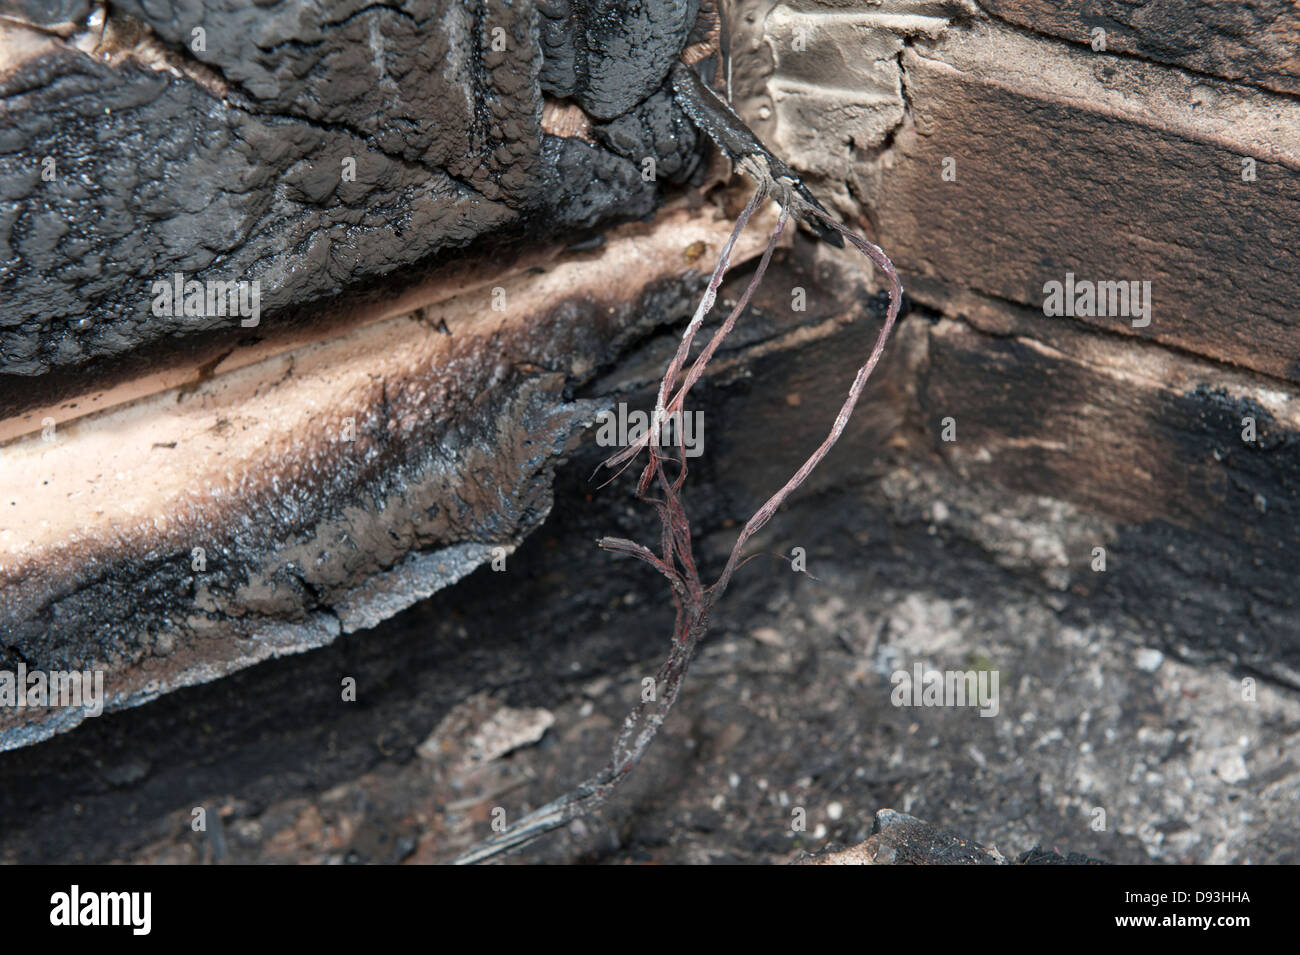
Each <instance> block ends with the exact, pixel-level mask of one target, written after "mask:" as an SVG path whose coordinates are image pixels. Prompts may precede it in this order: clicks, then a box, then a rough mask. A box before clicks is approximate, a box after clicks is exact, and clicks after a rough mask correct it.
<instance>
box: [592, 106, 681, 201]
mask: <svg viewBox="0 0 1300 955" xmlns="http://www.w3.org/2000/svg"><path fill="white" fill-rule="evenodd" d="M594 132H595V134H596V138H597V139H598V140H599V141H600V142H601V143H602V144H603V145H604V146H606V147H607V148H608V149H610V150H612V151H613V152H615V153H617V154H618V155H620V156H622V157H623V158H625V159H630V160H632V161H633V162H634V163H637V164H638V167H639V166H640V164H641V163H643V162H644V161H645V160H646V159H647V158H655V174H656V176H663V178H665V179H666V180H668V181H669V182H685V181H686V180H687V179H688V178H689V177H690V175H691V173H692V172H694V171H695V168H696V166H697V165H698V163H699V152H698V151H697V149H696V142H697V139H698V136H697V134H696V130H695V126H694V124H692V123H691V122H690V120H688V119H687V118H686V114H685V113H683V112H682V110H681V108H680V107H679V106H678V105H677V103H676V101H675V100H674V98H673V95H672V90H671V89H670V88H669V87H667V86H665V87H663V88H661V89H659V90H658V91H656V92H655V93H654V94H652V95H651V96H649V97H648V98H647V99H646V100H645V101H644V102H643V103H641V104H639V105H638V106H636V107H635V108H634V109H632V110H630V111H628V112H627V113H625V114H624V115H622V116H620V117H618V119H615V120H612V121H611V122H608V123H604V124H601V125H599V126H597V127H596V128H595V130H594ZM656 157H657V158H656Z"/></svg>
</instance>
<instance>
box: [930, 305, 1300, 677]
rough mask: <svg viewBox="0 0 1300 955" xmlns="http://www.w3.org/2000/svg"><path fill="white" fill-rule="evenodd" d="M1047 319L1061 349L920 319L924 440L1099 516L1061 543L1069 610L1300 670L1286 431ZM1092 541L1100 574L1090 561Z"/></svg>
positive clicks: (981, 470) (979, 474)
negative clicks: (1067, 551)
mask: <svg viewBox="0 0 1300 955" xmlns="http://www.w3.org/2000/svg"><path fill="white" fill-rule="evenodd" d="M1051 334H1053V335H1056V336H1058V337H1057V339H1056V341H1055V342H1054V344H1056V345H1058V346H1060V347H1061V348H1062V353H1053V352H1051V351H1047V352H1045V351H1044V349H1043V348H1042V347H1041V346H1036V345H1035V344H1034V343H1033V342H1032V341H1030V340H1028V339H1025V338H1020V337H1007V338H998V337H991V336H987V335H983V334H980V333H977V332H974V331H972V330H971V329H969V328H968V327H965V326H960V325H957V324H955V323H951V322H941V323H939V324H938V325H937V326H935V328H934V330H933V332H932V334H931V336H930V340H929V344H928V349H927V353H926V359H925V362H924V364H923V366H922V367H921V369H920V370H919V371H920V375H921V379H920V384H919V395H920V408H919V410H920V414H921V418H920V420H921V424H922V427H923V429H924V441H925V442H926V443H927V444H928V445H929V446H930V448H931V449H932V451H933V452H935V453H936V454H937V455H938V456H939V457H941V458H942V459H943V460H944V461H945V463H946V466H947V467H949V468H950V469H951V470H952V472H953V473H954V474H955V475H957V476H959V478H960V479H961V480H962V481H963V482H966V483H969V484H972V485H978V486H985V485H991V486H996V487H1000V488H1004V489H1007V490H1010V491H1012V492H1015V493H1018V494H1026V495H1047V496H1049V497H1050V498H1053V499H1055V500H1059V501H1068V502H1070V503H1071V504H1072V505H1073V506H1076V507H1079V508H1082V509H1083V510H1085V511H1087V512H1089V513H1092V514H1096V515H1099V516H1101V517H1103V518H1104V519H1106V520H1109V521H1113V522H1114V526H1115V528H1116V536H1115V538H1114V539H1113V540H1107V539H1106V538H1105V537H1104V536H1102V535H1100V534H1098V535H1096V538H1097V539H1096V540H1095V541H1094V542H1093V543H1092V544H1089V545H1088V546H1086V547H1081V549H1080V550H1079V552H1078V553H1074V554H1071V555H1069V557H1070V560H1071V564H1070V567H1069V585H1068V586H1069V589H1070V591H1071V592H1074V593H1078V594H1081V595H1083V596H1085V597H1086V598H1087V599H1086V600H1085V601H1083V602H1080V603H1077V604H1074V605H1072V610H1071V612H1072V613H1076V614H1078V615H1079V616H1078V618H1077V619H1083V620H1087V619H1093V617H1092V615H1098V616H1100V617H1106V616H1108V615H1116V614H1118V615H1124V616H1125V617H1126V618H1127V619H1129V620H1132V621H1134V622H1135V623H1136V625H1137V626H1139V627H1140V628H1141V629H1142V630H1143V631H1144V632H1146V633H1149V634H1150V635H1151V637H1152V638H1153V639H1155V640H1159V641H1160V642H1161V643H1162V645H1164V646H1165V647H1166V648H1167V649H1168V650H1169V651H1171V652H1173V653H1175V654H1177V655H1178V656H1179V657H1181V658H1184V659H1188V660H1193V661H1197V662H1201V663H1205V662H1210V661H1219V662H1226V663H1229V664H1231V665H1234V666H1238V667H1242V668H1245V669H1248V670H1250V671H1252V672H1257V673H1260V674H1263V675H1265V676H1267V677H1268V678H1270V679H1272V680H1275V681H1278V682H1280V683H1285V684H1289V685H1293V686H1294V685H1300V642H1297V640H1296V639H1295V633H1296V624H1297V620H1298V619H1300V597H1298V595H1297V593H1296V590H1295V568H1296V567H1297V566H1300V481H1297V477H1296V475H1297V474H1300V435H1297V433H1296V432H1295V431H1293V430H1290V427H1289V426H1288V425H1286V424H1284V423H1282V422H1278V421H1276V420H1275V419H1274V417H1273V416H1272V415H1271V414H1270V413H1269V412H1268V411H1267V410H1266V409H1265V408H1264V407H1262V406H1261V405H1260V404H1259V403H1258V402H1256V401H1254V400H1251V399H1249V398H1239V397H1232V396H1230V395H1229V394H1228V393H1227V392H1225V391H1224V390H1223V389H1221V388H1219V387H1216V386H1214V385H1211V384H1208V383H1207V384H1205V385H1203V386H1193V387H1190V388H1188V389H1187V390H1186V391H1185V392H1179V391H1174V390H1170V389H1169V388H1168V387H1165V386H1163V385H1162V383H1160V382H1159V381H1158V379H1155V378H1148V379H1145V380H1144V378H1143V376H1140V375H1111V374H1109V373H1108V372H1107V371H1105V366H1104V363H1102V364H1100V365H1099V364H1096V363H1095V362H1094V361H1093V360H1090V359H1089V358H1088V357H1087V355H1088V348H1089V346H1088V344H1087V343H1088V342H1089V341H1090V340H1093V339H1091V336H1087V335H1083V336H1080V335H1079V333H1077V332H1068V333H1067V332H1063V331H1062V330H1060V329H1059V328H1058V329H1056V330H1054V331H1053V332H1052V333H1051ZM1072 340H1073V343H1071V342H1072ZM1077 356H1084V357H1077ZM1157 367H1158V366H1157ZM1201 372H1202V374H1204V376H1205V377H1204V378H1203V380H1204V381H1206V382H1213V381H1214V380H1215V375H1214V374H1213V373H1211V372H1208V371H1207V370H1206V369H1201ZM1248 415H1250V416H1253V417H1254V418H1255V421H1256V427H1257V432H1258V441H1257V442H1256V443H1253V444H1250V443H1246V442H1244V441H1243V440H1242V432H1243V427H1244V424H1243V418H1245V417H1246V416H1248ZM948 418H951V419H952V422H953V425H954V427H955V440H953V441H945V440H943V438H942V434H943V431H944V425H945V419H948ZM991 506H993V507H995V508H996V505H994V504H992V503H991ZM1093 546H1103V547H1104V548H1105V550H1106V568H1107V569H1106V572H1104V573H1096V572H1093V571H1092V570H1091V569H1090V565H1091V562H1092V560H1093V556H1092V555H1091V554H1090V553H1089V551H1090V550H1091V548H1092V547H1093ZM1063 569H1064V568H1063Z"/></svg>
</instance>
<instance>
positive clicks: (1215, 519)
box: [1083, 386, 1300, 689]
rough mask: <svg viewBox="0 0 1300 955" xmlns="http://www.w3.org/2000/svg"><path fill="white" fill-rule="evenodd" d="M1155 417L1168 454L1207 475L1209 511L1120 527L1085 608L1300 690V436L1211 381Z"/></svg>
mask: <svg viewBox="0 0 1300 955" xmlns="http://www.w3.org/2000/svg"><path fill="white" fill-rule="evenodd" d="M1156 410H1157V417H1156V420H1157V421H1159V423H1160V426H1161V430H1162V431H1163V432H1164V433H1165V434H1166V435H1168V437H1169V440H1170V445H1171V447H1168V448H1167V449H1166V450H1167V451H1168V452H1171V453H1172V454H1173V456H1174V460H1175V461H1176V462H1177V464H1178V466H1179V467H1180V468H1181V469H1183V470H1185V471H1186V473H1188V474H1193V475H1201V476H1202V478H1201V480H1200V482H1199V483H1200V485H1201V487H1202V488H1204V492H1205V495H1206V497H1205V500H1204V508H1203V509H1199V510H1198V512H1197V513H1196V514H1195V515H1192V517H1193V519H1194V524H1192V526H1191V527H1190V528H1189V527H1188V526H1186V525H1184V526H1179V525H1178V524H1177V523H1175V522H1174V521H1171V520H1170V521H1166V520H1161V521H1151V522H1148V523H1143V524H1138V525H1135V526H1129V527H1123V528H1121V531H1120V535H1119V537H1118V539H1117V540H1116V541H1115V543H1114V544H1113V546H1111V547H1110V548H1109V553H1108V571H1109V570H1110V569H1111V568H1113V570H1114V572H1113V573H1110V572H1108V573H1106V574H1098V575H1095V576H1091V577H1085V578H1084V582H1083V586H1084V590H1085V592H1087V593H1089V596H1090V597H1091V601H1090V606H1091V609H1090V611H1089V612H1090V613H1102V614H1104V613H1112V612H1122V613H1125V614H1128V615H1130V616H1131V617H1132V618H1133V619H1135V620H1139V621H1141V623H1142V625H1143V626H1144V628H1145V629H1146V630H1147V631H1148V632H1150V633H1151V634H1152V635H1158V637H1159V638H1160V640H1161V642H1162V643H1163V644H1164V645H1165V646H1166V647H1167V648H1168V650H1169V651H1170V652H1172V653H1174V654H1175V655H1177V656H1178V657H1179V658H1180V659H1185V660H1189V661H1193V662H1196V663H1202V664H1203V663H1207V662H1211V661H1216V660H1228V661H1231V662H1233V663H1234V664H1236V665H1238V666H1240V667H1241V668H1242V669H1243V670H1244V671H1246V672H1251V673H1257V674H1260V675H1263V676H1265V677H1267V678H1269V679H1273V680H1277V681H1279V682H1282V683H1285V684H1288V685H1290V686H1292V687H1294V688H1298V689H1300V641H1298V640H1297V639H1296V633H1297V620H1300V592H1297V588H1296V568H1297V567H1300V434H1298V433H1296V432H1294V431H1291V430H1288V429H1287V428H1286V427H1285V426H1283V425H1282V424H1280V423H1279V422H1276V421H1275V420H1274V419H1273V416H1272V415H1271V414H1270V413H1269V412H1268V411H1267V409H1265V408H1263V407H1262V406H1261V405H1259V404H1258V403H1257V402H1255V401H1252V400H1250V399H1248V398H1246V399H1243V398H1237V397H1232V396H1230V395H1228V394H1227V393H1226V392H1224V391H1223V390H1222V389H1219V388H1211V387H1209V386H1202V387H1198V388H1196V389H1193V390H1192V391H1190V392H1188V393H1187V394H1184V395H1181V396H1177V397H1174V398H1172V399H1171V400H1170V401H1169V403H1168V404H1167V405H1166V406H1165V407H1162V408H1159V409H1156ZM1247 417H1250V418H1252V419H1253V420H1254V422H1255V427H1256V433H1257V438H1256V441H1254V442H1249V443H1248V442H1246V441H1243V440H1242V432H1243V428H1244V427H1245V425H1244V423H1243V420H1244V419H1245V418H1247Z"/></svg>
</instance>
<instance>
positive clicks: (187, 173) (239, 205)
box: [0, 50, 516, 376]
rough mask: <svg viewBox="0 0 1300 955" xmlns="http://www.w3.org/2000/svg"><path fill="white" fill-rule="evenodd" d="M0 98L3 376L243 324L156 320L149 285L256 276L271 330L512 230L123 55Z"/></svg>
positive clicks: (498, 212)
mask: <svg viewBox="0 0 1300 955" xmlns="http://www.w3.org/2000/svg"><path fill="white" fill-rule="evenodd" d="M0 97H3V99H4V100H5V103H6V108H7V110H8V111H9V112H10V115H12V116H13V118H14V125H13V126H12V127H11V128H10V129H8V130H7V131H6V133H7V134H6V137H5V140H6V144H7V146H8V148H7V149H6V150H5V153H4V155H3V156H0V175H2V176H3V178H2V179H0V188H2V189H3V190H4V194H3V197H2V198H3V202H4V208H5V210H6V211H7V212H8V215H7V216H6V217H5V222H4V225H5V227H6V232H5V239H6V244H7V246H8V253H9V254H8V256H7V258H8V265H9V268H8V269H7V270H6V273H7V274H6V275H5V277H4V288H5V297H6V300H7V302H8V303H9V307H8V308H7V309H6V312H5V315H4V316H3V318H0V323H3V328H0V355H2V356H3V365H2V366H0V367H3V370H4V372H6V373H7V375H9V376H16V375H38V374H42V373H43V372H45V371H47V370H49V369H51V368H57V367H66V366H76V365H80V364H83V363H85V362H86V361H87V360H89V359H92V358H96V357H101V356H102V357H113V356H116V355H120V354H122V353H124V352H129V351H131V350H133V349H135V348H138V347H140V346H142V345H144V344H147V343H150V342H154V341H158V340H165V339H175V338H185V337H189V336H192V335H195V334H201V333H203V332H205V331H209V330H213V329H229V328H231V327H237V326H238V325H239V319H238V318H234V319H232V318H229V317H218V316H212V317H201V316H193V315H191V316H186V315H180V316H166V315H156V314H153V312H152V310H151V305H152V304H153V301H154V295H153V293H152V285H153V282H155V281H170V279H171V276H172V275H173V273H177V272H179V273H183V274H184V275H185V278H186V279H192V278H198V279H209V278H210V279H215V280H218V281H233V280H236V279H238V280H243V281H258V282H259V283H260V289H261V294H260V309H261V310H262V312H263V314H262V316H261V319H262V320H263V321H266V320H268V315H269V314H274V312H276V311H278V310H281V309H284V308H286V307H288V306H290V305H293V304H295V303H302V302H305V301H309V300H311V299H314V298H319V297H321V296H325V295H333V294H335V293H337V292H339V291H340V290H341V289H343V288H344V287H346V286H349V285H352V284H355V283H360V282H364V281H366V280H367V279H372V280H373V279H374V278H375V277H377V276H379V275H382V274H384V273H386V272H388V271H391V270H392V269H394V268H396V267H399V266H402V265H410V264H412V263H415V262H417V261H419V260H420V259H422V258H425V257H427V256H429V255H431V254H433V253H435V252H437V251H439V250H442V249H451V248H457V247H461V246H464V245H466V244H468V243H469V242H470V241H471V240H473V239H474V238H475V237H476V236H479V235H481V234H483V233H485V232H489V231H492V230H496V229H501V228H503V227H506V226H508V225H509V224H510V223H511V222H512V221H515V219H516V215H515V213H513V212H512V210H511V209H509V208H508V207H507V206H505V205H504V204H502V203H499V202H494V201H491V200H488V199H486V198H484V197H483V196H481V195H479V194H477V193H475V192H473V191H472V190H471V189H469V188H467V187H466V186H465V185H463V184H462V183H460V182H458V181H457V180H456V179H454V178H453V177H452V176H450V175H448V174H447V173H446V172H438V171H436V170H431V169H427V168H424V167H420V166H417V165H414V164H410V163H405V162H403V161H401V160H399V159H395V158H393V157H390V156H388V155H385V154H383V153H381V152H378V151H376V150H375V149H372V148H370V147H368V146H366V145H365V143H364V142H363V141H362V140H361V139H360V137H358V136H356V135H353V134H351V133H349V132H345V131H340V130H337V129H330V128H322V127H317V126H312V125H310V124H307V123H302V122H295V121H292V120H285V119H281V118H276V117H261V116H255V115H251V114H249V113H246V112H244V111H242V110H239V109H236V108H233V107H231V106H229V105H228V104H226V103H223V102H220V101H214V100H213V99H212V98H211V97H210V96H209V94H208V93H207V92H206V91H204V90H203V89H201V88H200V87H198V86H197V85H195V84H194V83H192V82H190V81H189V80H187V79H184V78H177V77H173V76H171V75H169V74H167V73H163V72H155V71H153V70H149V69H146V68H143V67H140V66H138V65H135V64H133V63H129V62H128V63H123V64H122V65H120V66H108V65H105V64H102V63H98V62H96V61H94V60H92V59H91V58H89V57H86V56H84V55H82V54H81V53H77V52H73V51H68V50H57V51H55V52H53V53H52V54H50V55H48V56H46V57H43V58H41V59H40V60H39V61H36V62H29V63H28V64H27V66H26V68H25V69H24V70H23V71H22V72H21V73H20V74H18V75H11V76H9V77H8V78H6V80H5V82H4V86H3V87H0ZM45 156H51V157H52V158H53V159H54V162H55V168H56V170H57V175H56V178H55V179H54V180H53V181H51V182H44V181H42V180H41V175H40V174H41V168H42V167H41V162H40V160H41V159H42V157H45ZM345 159H351V160H354V161H355V163H356V180H355V181H344V180H343V179H342V178H341V172H342V168H343V167H342V163H343V162H344V160H345Z"/></svg>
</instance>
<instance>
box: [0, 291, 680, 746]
mask: <svg viewBox="0 0 1300 955" xmlns="http://www.w3.org/2000/svg"><path fill="white" fill-rule="evenodd" d="M702 281H703V279H702V278H701V277H700V276H698V275H691V276H687V277H684V278H674V279H671V280H656V281H653V282H651V283H649V284H648V285H647V286H646V287H645V288H643V289H641V290H640V291H639V292H638V293H637V294H635V295H633V296H631V297H629V298H627V299H619V300H617V301H614V302H610V301H606V300H605V299H603V298H601V297H595V296H592V295H589V294H586V293H585V292H575V294H574V295H572V296H570V297H569V298H566V299H562V300H560V301H558V302H554V303H551V304H549V306H548V309H549V310H548V311H545V312H542V313H540V314H538V315H536V316H534V318H535V320H534V321H529V322H527V323H524V325H523V326H521V327H518V328H516V329H514V330H513V331H505V332H500V331H499V332H497V333H494V334H491V335H488V336H481V335H470V334H464V335H459V336H457V335H452V336H450V337H449V338H447V339H444V340H441V342H440V345H441V347H440V348H439V349H438V350H436V351H435V352H434V355H435V356H436V357H430V358H426V359H424V360H423V363H419V364H415V365H412V366H409V367H403V368H402V370H401V372H400V374H396V375H389V376H388V377H385V376H384V374H383V373H382V372H381V373H380V374H377V375H376V376H375V380H374V382H373V384H372V386H371V390H370V392H368V393H366V394H358V395H354V396H352V400H355V402H356V407H357V416H356V420H355V429H356V439H355V441H352V442H350V443H346V444H344V443H341V442H340V441H339V440H338V427H337V422H332V421H322V422H321V423H320V426H319V428H316V429H313V431H312V432H311V433H309V434H304V435H301V436H300V437H299V439H297V440H295V441H293V442H292V443H291V444H289V445H287V446H286V447H285V448H282V449H274V450H273V451H271V452H270V458H269V460H268V461H267V462H266V463H265V465H264V466H263V467H261V468H260V469H257V470H256V471H255V475H254V477H253V478H251V479H246V480H243V481H241V482H240V483H239V485H238V490H236V491H235V492H234V493H215V494H209V495H207V496H205V497H204V498H203V500H201V501H198V502H196V503H193V504H191V505H186V506H183V507H180V509H179V510H178V511H177V512H176V513H171V514H169V516H168V520H167V522H166V527H167V530H166V531H165V532H159V533H152V532H151V533H147V534H144V535H143V536H135V537H132V538H130V540H129V542H127V540H126V539H125V538H124V539H123V540H117V539H114V540H109V541H98V542H95V543H93V544H88V545H86V546H83V547H79V548H77V549H76V553H65V554H62V555H61V556H60V557H59V558H58V559H57V560H56V561H52V562H46V564H44V565H42V567H41V568H35V567H31V566H29V567H27V568H26V569H25V570H24V571H17V572H14V571H11V572H10V573H8V574H7V575H6V576H5V578H4V579H3V580H2V581H0V594H2V595H3V597H4V600H3V607H4V610H3V616H2V617H0V624H3V628H4V629H3V633H4V637H3V640H0V668H2V667H3V666H5V665H10V666H12V665H13V664H16V663H17V662H18V661H20V660H22V661H25V662H27V663H29V664H30V665H32V666H41V667H43V668H47V669H79V668H85V667H97V666H98V667H104V668H107V670H108V677H107V680H108V683H109V690H110V693H112V694H114V695H115V699H113V700H112V701H111V705H112V706H113V707H115V708H116V707H120V706H129V705H135V704H136V703H138V702H140V701H141V700H142V699H145V698H148V697H149V696H151V695H153V694H154V693H156V692H158V691H162V692H166V691H169V690H171V689H174V688H176V687H178V686H183V685H187V684H189V683H192V682H195V681H196V680H204V679H213V678H215V677H216V676H219V675H221V673H222V672H228V671H230V670H234V669H237V668H239V667H242V666H247V665H248V664H250V663H252V662H255V661H257V660H260V659H265V658H267V657H269V656H271V655H279V654H281V653H287V652H296V651H300V650H303V649H306V648H308V647H313V646H319V645H321V644H324V643H327V642H329V641H330V640H332V639H334V638H335V637H337V636H338V635H339V633H340V632H343V633H347V632H351V631H353V630H356V629H359V628H362V627H366V626H372V625H373V624H374V623H376V622H377V621H379V620H382V619H383V618H384V617H386V616H389V615H391V614H392V613H395V612H397V611H399V610H401V609H403V608H404V607H406V606H409V605H410V603H412V602H413V601H415V600H417V599H421V598H423V597H425V596H427V595H428V594H429V593H431V592H433V591H434V590H437V589H439V588H440V587H443V586H446V585H448V584H450V583H452V582H454V581H456V580H458V579H460V578H461V577H462V576H464V575H465V574H466V573H468V572H469V571H471V570H473V568H474V567H476V566H477V565H478V564H479V563H482V562H483V561H484V560H487V559H489V557H490V555H491V554H492V553H493V551H492V549H493V548H495V547H505V548H506V549H512V548H513V547H514V546H515V545H516V544H517V543H518V542H519V541H520V540H521V539H522V538H523V537H524V536H526V535H527V534H528V533H530V532H531V531H532V530H533V529H534V528H535V527H536V526H537V525H538V524H539V523H540V522H541V520H542V519H543V518H544V517H545V515H546V514H547V513H548V511H549V509H550V505H551V491H550V486H551V480H552V473H553V467H554V463H555V460H556V458H557V456H559V455H561V454H562V453H563V451H564V449H565V447H566V445H567V444H568V442H569V441H570V440H571V438H572V437H573V435H574V434H575V432H576V430H577V429H579V428H580V427H582V426H583V424H584V423H585V422H587V421H589V420H590V419H591V417H592V415H593V414H594V413H595V409H596V407H597V406H598V405H597V403H595V402H592V401H588V400H583V399H578V400H575V401H569V400H566V396H565V392H566V390H569V389H571V388H572V387H573V386H574V385H576V384H577V383H579V382H581V380H583V377H584V376H585V375H586V374H589V373H590V369H592V368H594V367H595V366H596V364H597V363H598V362H599V361H601V356H603V355H605V354H607V353H608V351H609V349H611V348H612V347H617V346H618V343H619V342H620V341H622V340H624V339H625V338H626V336H628V335H631V334H635V330H636V329H637V328H638V327H642V326H643V325H644V324H645V323H651V324H653V323H654V322H658V321H663V320H666V319H667V318H668V317H671V316H678V315H683V314H685V313H686V312H687V311H688V310H689V309H690V307H691V301H692V298H693V296H694V295H695V294H696V293H697V292H698V286H699V285H700V283H701V282H702ZM376 334H378V333H376ZM582 368H585V369H586V371H582V370H580V369H582ZM431 396H432V397H431ZM195 546H201V547H202V548H203V550H204V558H203V559H204V566H203V567H201V568H199V569H198V570H199V571H200V572H196V570H195V568H194V566H193V560H194V557H193V548H194V547H195ZM55 563H57V564H58V567H57V568H56V567H55V566H53V565H54V564H55ZM60 726H62V724H60ZM52 731H53V724H48V723H45V722H40V721H23V720H19V721H16V722H10V723H7V724H0V744H4V745H7V746H12V745H21V744H23V743H28V742H31V741H33V740H36V739H41V738H43V737H45V736H47V735H49V733H50V732H52Z"/></svg>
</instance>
